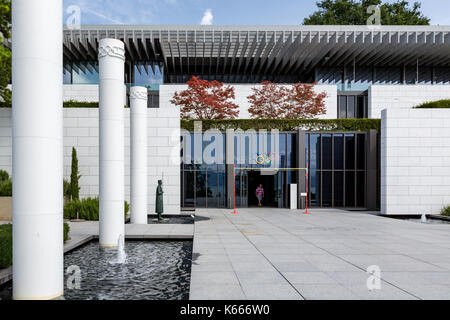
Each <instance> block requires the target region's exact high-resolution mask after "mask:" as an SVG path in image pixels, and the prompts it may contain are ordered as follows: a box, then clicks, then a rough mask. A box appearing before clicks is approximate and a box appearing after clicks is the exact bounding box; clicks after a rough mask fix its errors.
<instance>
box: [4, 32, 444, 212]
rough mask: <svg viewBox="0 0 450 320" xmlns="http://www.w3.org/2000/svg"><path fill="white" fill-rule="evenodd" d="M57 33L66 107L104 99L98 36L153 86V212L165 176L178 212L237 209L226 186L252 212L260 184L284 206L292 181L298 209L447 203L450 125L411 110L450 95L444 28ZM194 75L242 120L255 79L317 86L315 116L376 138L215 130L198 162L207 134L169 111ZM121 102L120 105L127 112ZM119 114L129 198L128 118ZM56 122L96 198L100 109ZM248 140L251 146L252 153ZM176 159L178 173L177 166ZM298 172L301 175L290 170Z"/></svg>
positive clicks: (414, 208) (128, 71)
mask: <svg viewBox="0 0 450 320" xmlns="http://www.w3.org/2000/svg"><path fill="white" fill-rule="evenodd" d="M63 36H64V50H63V51H64V70H63V78H64V97H63V98H64V100H65V101H68V100H76V101H89V102H97V101H98V100H99V95H98V91H99V89H98V83H99V77H98V69H99V68H98V44H99V41H100V39H103V38H114V39H119V40H121V41H123V42H124V43H125V72H124V74H125V77H124V84H125V86H126V87H127V88H128V90H127V91H128V92H129V88H130V87H132V86H146V87H147V88H148V108H149V109H148V111H149V112H148V114H147V118H148V187H149V188H148V190H149V192H148V193H149V194H148V211H149V213H153V210H154V208H153V206H154V189H155V188H156V185H157V180H158V179H161V178H163V180H164V184H165V190H166V198H165V200H166V204H167V206H166V211H167V213H174V214H177V213H179V212H180V209H181V208H195V207H197V208H206V207H210V208H225V207H232V206H233V204H234V198H235V196H234V192H235V191H236V204H237V206H239V207H247V206H253V205H255V199H254V196H253V193H254V189H255V188H256V185H257V184H260V183H261V184H263V185H264V187H265V190H266V198H267V202H266V205H268V206H273V207H279V208H285V207H289V206H290V202H291V198H292V196H293V195H292V194H291V192H290V190H291V188H290V185H291V184H297V185H298V186H299V187H298V188H297V195H296V197H297V201H298V205H299V206H301V205H304V198H303V196H302V194H304V193H305V192H306V188H308V189H309V190H308V191H309V192H308V194H309V199H308V201H309V205H310V206H312V207H336V208H347V209H369V210H382V212H383V213H385V214H419V213H422V212H423V211H424V212H425V213H437V212H438V211H439V210H440V208H441V207H442V206H443V205H447V204H450V196H447V195H450V192H444V191H442V190H447V191H450V182H449V181H450V179H446V178H445V177H446V176H447V175H450V172H449V170H448V166H450V165H448V163H450V141H449V140H448V139H449V138H448V137H450V133H449V130H450V126H448V125H447V123H446V121H444V120H442V119H449V117H448V115H447V114H448V113H450V111H446V110H439V112H438V113H436V112H435V111H434V110H433V111H431V110H410V109H411V108H412V107H414V106H416V105H418V104H420V103H423V102H427V101H434V100H440V99H449V98H450V54H449V52H450V27H439V26H436V27H432V26H382V27H379V28H372V29H370V28H368V27H366V26H147V25H143V26H112V25H108V26H107V25H92V26H91V25H87V26H82V29H81V30H68V29H67V30H64V35H63ZM194 75H196V76H199V77H201V78H203V79H209V80H218V81H223V82H225V83H227V84H231V85H232V86H234V88H235V92H236V99H235V100H236V101H235V102H236V103H237V104H238V105H239V107H240V114H239V117H240V118H242V119H246V118H250V115H249V113H248V107H249V102H248V100H247V96H249V95H250V94H251V92H252V90H251V89H252V88H254V87H258V86H259V85H260V83H261V81H264V80H269V81H272V82H276V83H280V84H283V85H289V83H294V82H299V81H301V82H306V83H313V82H315V83H317V85H316V89H315V90H317V91H318V92H325V93H326V94H327V97H326V100H325V103H326V109H327V112H326V114H324V115H322V116H321V118H325V119H341V118H346V119H347V118H350V119H353V118H375V119H380V118H381V119H382V130H381V132H377V131H376V130H370V131H367V132H341V131H331V132H330V131H307V130H301V128H299V130H295V131H291V132H280V133H279V134H278V135H273V136H271V133H270V132H268V134H267V135H265V134H264V133H254V134H249V133H248V132H247V133H242V132H221V133H217V135H218V137H219V136H220V139H218V140H221V141H222V144H221V145H220V148H221V150H223V155H224V156H223V157H222V159H221V161H219V162H216V163H214V164H210V163H206V162H204V161H203V160H202V159H201V160H200V161H197V162H196V161H195V160H192V159H195V155H196V152H197V151H198V150H203V149H204V148H207V147H208V145H209V144H208V141H210V142H212V141H213V140H214V141H215V140H216V139H215V138H211V137H210V136H208V137H206V138H205V135H202V134H194V133H193V132H185V131H184V130H181V129H180V112H179V109H178V108H177V107H176V106H174V105H172V104H171V103H170V100H171V99H172V97H173V94H174V93H175V92H176V91H179V90H182V89H184V88H186V85H185V82H186V81H187V80H189V79H190V78H191V77H192V76H194ZM128 100H129V98H128V99H127V98H126V97H124V101H126V102H125V103H126V104H128ZM124 112H125V134H124V139H125V142H124V143H125V197H126V198H127V199H129V196H130V195H129V185H130V181H129V180H130V178H129V176H130V169H129V162H130V160H129V154H130V150H129V145H130V142H129V140H130V139H129V132H130V127H129V126H130V124H129V123H130V121H129V118H130V115H129V110H127V109H125V110H124ZM416 114H420V117H417V118H415V117H416V116H415V115H416ZM0 117H1V119H2V121H1V123H0V124H1V126H2V128H1V130H0V135H1V136H0V141H1V142H2V145H1V147H2V149H3V151H4V152H2V154H1V156H0V167H2V168H4V169H6V170H9V171H10V170H11V165H12V162H11V159H10V158H11V157H10V154H11V151H10V149H11V144H10V140H9V139H10V136H11V132H10V127H11V125H10V122H9V120H8V119H9V117H10V110H0ZM403 117H404V118H403ZM421 118H422V119H429V120H427V121H424V122H423V121H420V119H421ZM394 119H395V120H394ZM403 119H405V120H403ZM412 119H415V120H412ZM64 121H65V122H64V134H65V140H64V155H65V175H66V176H68V175H69V174H70V150H71V148H72V146H75V147H76V148H77V150H78V155H79V161H80V170H81V174H82V178H81V181H80V183H81V195H82V196H97V195H98V186H99V182H98V168H99V166H98V152H99V151H98V110H96V109H90V110H89V109H65V110H64ZM425 125H426V126H427V127H422V126H425ZM405 134H406V135H407V136H404V135H405ZM180 137H181V138H180ZM205 140H206V142H205ZM187 141H190V143H189V145H188V144H187ZM261 141H262V142H261ZM252 144H254V145H256V147H255V148H254V149H251V148H249V145H252ZM421 144H423V145H421ZM188 146H189V148H188ZM416 146H418V147H417V148H416ZM419 146H420V147H419ZM196 148H198V149H196ZM174 150H175V153H174ZM180 150H181V153H182V155H183V157H182V159H183V162H182V163H181V166H180V162H179V161H178V162H176V161H173V159H174V158H177V152H178V153H179V151H180ZM196 150H197V151H196ZM258 154H265V156H267V157H268V158H269V157H270V158H271V160H270V161H271V164H272V162H273V163H276V165H277V166H278V168H283V169H286V170H279V171H274V172H272V173H271V174H265V172H264V170H259V169H260V168H261V167H263V166H262V165H260V164H258V163H256V162H257V159H256V158H257V156H258ZM426 157H431V158H426ZM187 158H188V159H190V160H189V161H187V160H186V159H187ZM238 158H241V159H238ZM227 159H228V160H229V161H227ZM230 159H231V160H230ZM418 159H419V160H418ZM238 160H242V161H238ZM233 164H235V165H236V168H237V169H234V168H233ZM306 167H308V168H309V175H308V178H307V180H306V177H305V172H304V170H303V171H302V170H299V168H306ZM240 168H245V169H240ZM248 168H252V169H254V170H248ZM289 169H291V170H289ZM10 172H11V171H10ZM235 172H236V179H234V173H235ZM413 176H414V177H415V178H414V179H413V178H411V177H413ZM411 179H412V180H411Z"/></svg>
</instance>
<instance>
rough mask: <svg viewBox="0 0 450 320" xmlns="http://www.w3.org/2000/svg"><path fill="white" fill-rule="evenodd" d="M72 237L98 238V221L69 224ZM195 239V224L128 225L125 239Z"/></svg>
mask: <svg viewBox="0 0 450 320" xmlns="http://www.w3.org/2000/svg"><path fill="white" fill-rule="evenodd" d="M69 225H70V236H71V237H77V236H84V235H91V236H94V237H96V238H98V232H99V226H98V221H85V222H69ZM193 237H194V225H193V224H147V225H137V224H126V225H125V239H131V240H133V239H134V240H137V239H139V240H143V239H146V240H176V239H178V240H190V239H193Z"/></svg>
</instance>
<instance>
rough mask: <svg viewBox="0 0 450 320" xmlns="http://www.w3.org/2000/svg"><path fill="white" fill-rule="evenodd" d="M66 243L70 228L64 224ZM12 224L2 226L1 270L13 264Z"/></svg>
mask: <svg viewBox="0 0 450 320" xmlns="http://www.w3.org/2000/svg"><path fill="white" fill-rule="evenodd" d="M63 228H64V242H66V241H67V240H68V239H69V231H70V227H69V224H68V223H64V227H63ZM12 241H13V236H12V224H3V225H0V269H3V268H8V267H9V266H11V265H12V262H13V254H12V251H13V245H12Z"/></svg>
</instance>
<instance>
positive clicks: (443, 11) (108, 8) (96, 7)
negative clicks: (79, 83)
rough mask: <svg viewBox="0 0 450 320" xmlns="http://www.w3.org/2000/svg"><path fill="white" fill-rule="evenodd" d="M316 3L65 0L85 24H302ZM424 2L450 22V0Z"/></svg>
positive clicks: (437, 18) (437, 20) (434, 20)
mask: <svg viewBox="0 0 450 320" xmlns="http://www.w3.org/2000/svg"><path fill="white" fill-rule="evenodd" d="M414 1H415V0H410V1H409V2H410V3H413V2H414ZM315 3H316V0H271V1H263V0H64V8H65V10H66V9H67V7H68V6H70V5H78V6H79V7H80V8H81V23H82V24H201V23H202V22H203V23H204V24H215V25H298V24H301V23H302V21H303V18H304V17H306V16H308V15H309V14H310V13H312V12H313V11H314V10H315V9H316V6H315ZM421 3H422V11H423V12H424V13H425V15H426V16H428V17H430V18H431V24H433V25H437V24H439V25H450V18H449V13H450V1H449V0H422V1H421ZM67 16H68V15H67V14H66V15H65V17H67Z"/></svg>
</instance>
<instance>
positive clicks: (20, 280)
mask: <svg viewBox="0 0 450 320" xmlns="http://www.w3.org/2000/svg"><path fill="white" fill-rule="evenodd" d="M62 12H63V5H62V0H45V1H29V0H13V1H12V50H13V60H12V68H13V69H12V70H13V71H12V78H13V108H12V126H13V170H12V171H13V172H12V179H13V298H14V299H18V300H19V299H22V300H23V299H26V300H44V299H53V298H57V297H59V296H61V295H62V294H63V290H64V270H63V269H64V265H63V254H64V253H63V193H62V191H63V185H62V181H63V117H62V83H63V78H62V72H63V66H62V62H63V60H62V58H63V56H62V52H63V49H62V33H63V29H62V26H63V25H62Z"/></svg>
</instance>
